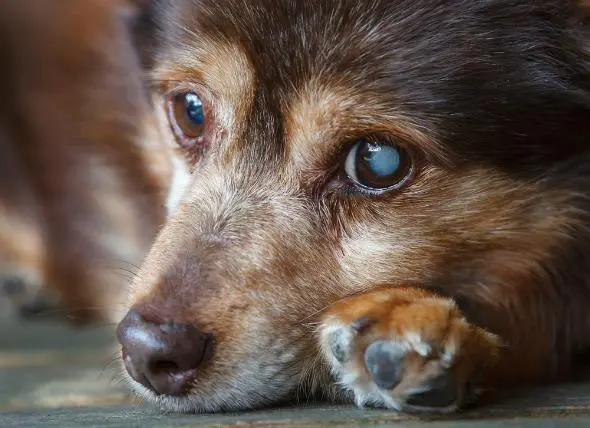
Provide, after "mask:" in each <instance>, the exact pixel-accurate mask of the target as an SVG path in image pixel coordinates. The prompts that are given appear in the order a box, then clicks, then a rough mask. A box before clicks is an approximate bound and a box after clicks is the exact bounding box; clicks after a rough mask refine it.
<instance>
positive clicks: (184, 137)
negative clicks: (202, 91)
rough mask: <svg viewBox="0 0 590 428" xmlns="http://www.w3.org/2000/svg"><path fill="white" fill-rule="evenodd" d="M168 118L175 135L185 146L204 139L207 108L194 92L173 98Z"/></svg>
mask: <svg viewBox="0 0 590 428" xmlns="http://www.w3.org/2000/svg"><path fill="white" fill-rule="evenodd" d="M168 116H169V120H170V124H171V125H172V129H173V131H174V133H175V134H176V136H177V137H178V138H179V140H180V141H181V143H182V144H183V145H189V144H193V143H194V142H196V141H198V140H199V139H200V138H201V137H203V132H204V130H205V122H206V117H205V108H204V106H203V102H202V100H201V98H199V96H198V95H197V94H195V93H194V92H185V93H182V94H178V95H174V96H172V97H171V98H170V100H169V102H168Z"/></svg>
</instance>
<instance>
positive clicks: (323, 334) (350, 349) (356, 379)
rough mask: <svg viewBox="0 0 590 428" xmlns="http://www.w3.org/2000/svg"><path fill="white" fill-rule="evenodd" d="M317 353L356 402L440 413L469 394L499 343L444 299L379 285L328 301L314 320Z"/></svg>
mask: <svg viewBox="0 0 590 428" xmlns="http://www.w3.org/2000/svg"><path fill="white" fill-rule="evenodd" d="M320 342H321V349H322V353H323V354H324V356H325V358H326V359H327V361H328V362H329V364H330V366H331V369H332V372H333V374H334V376H335V377H336V379H337V380H338V382H339V383H340V384H341V385H342V387H344V388H345V389H347V390H350V391H351V392H352V393H353V394H354V398H355V401H356V404H357V405H358V406H365V405H372V406H377V407H387V408H391V409H396V410H399V411H404V412H435V413H447V412H452V411H454V410H457V409H458V408H460V407H461V406H463V405H465V404H467V403H468V402H470V401H472V400H473V398H474V394H475V388H476V387H477V380H478V379H477V377H478V375H480V374H481V371H482V370H484V369H486V368H487V367H488V366H490V365H492V364H493V363H494V362H495V360H496V359H497V356H498V351H499V347H500V343H499V340H498V338H497V337H496V336H494V335H492V334H490V333H488V332H486V331H485V330H483V329H481V328H479V327H477V326H474V325H471V324H469V323H468V322H467V321H466V320H465V319H464V318H463V316H462V314H461V312H460V311H459V309H458V308H457V306H456V305H455V304H454V302H453V301H452V300H450V299H445V298H440V297H437V296H435V295H433V294H431V293H429V292H427V291H424V290H419V289H409V288H387V289H379V290H376V291H373V292H370V293H367V294H363V295H359V296H356V297H352V298H349V299H346V300H343V301H341V302H338V303H337V304H335V305H334V306H333V307H332V308H331V309H330V310H329V311H328V312H327V313H326V314H325V316H324V318H323V320H322V323H321V325H320Z"/></svg>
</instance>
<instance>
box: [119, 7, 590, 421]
mask: <svg viewBox="0 0 590 428" xmlns="http://www.w3.org/2000/svg"><path fill="white" fill-rule="evenodd" d="M152 7H154V8H155V11H156V12H155V13H154V14H153V15H152V19H153V17H157V19H155V22H157V23H158V25H157V27H158V28H157V29H156V30H155V31H154V33H153V37H152V38H151V39H150V38H149V36H148V38H147V39H144V40H150V41H149V42H148V44H149V45H150V48H151V49H152V51H155V53H154V55H153V56H152V57H151V59H150V61H153V67H152V68H151V73H152V76H153V83H154V84H153V86H154V88H155V91H156V92H157V93H158V94H160V95H161V96H162V97H163V98H166V97H167V96H168V94H169V93H171V92H175V91H183V90H184V91H188V90H195V91H198V92H199V93H200V95H201V96H202V97H203V98H204V99H205V102H206V103H207V105H208V111H207V114H208V117H209V120H210V121H211V123H212V125H210V127H209V128H208V129H209V130H208V131H207V134H206V136H205V138H206V143H205V146H204V148H203V147H197V148H193V149H188V153H186V158H185V161H184V162H185V163H186V164H187V169H188V170H190V171H192V175H191V177H190V184H189V186H188V187H187V188H186V189H185V190H184V192H183V197H182V199H181V202H180V204H179V205H178V207H171V212H172V214H171V218H170V219H169V221H168V223H167V225H166V226H165V228H164V230H163V231H162V233H161V234H160V236H159V237H158V239H157V241H156V243H155V245H154V247H153V248H152V251H151V253H150V255H149V257H148V259H147V261H146V263H145V264H144V266H143V268H142V270H141V272H140V274H139V275H138V277H137V278H136V280H135V282H134V286H133V292H132V294H131V297H130V301H129V306H132V305H135V306H134V307H135V308H141V312H142V313H143V314H144V315H145V316H147V317H149V318H150V319H155V320H158V321H159V322H164V321H166V320H168V319H174V320H176V321H180V322H188V323H191V324H193V325H195V326H198V328H199V329H202V330H203V331H206V332H210V333H213V334H215V335H216V338H217V339H216V344H215V351H214V356H213V357H212V359H211V360H210V361H208V362H207V364H206V365H205V366H204V367H202V368H200V371H199V376H198V378H197V379H196V380H195V382H194V384H193V385H192V386H191V389H190V391H188V393H187V395H186V396H184V397H167V396H156V395H155V394H153V393H152V392H150V391H149V390H147V389H146V388H143V387H141V386H139V385H138V384H136V383H134V382H132V384H133V386H134V387H135V388H136V389H137V390H138V391H140V392H141V393H142V394H143V395H145V396H146V397H147V398H149V399H152V400H154V401H156V402H158V403H159V404H160V405H162V406H163V407H165V408H171V409H179V410H191V411H202V410H219V409H235V408H244V407H256V406H261V405H266V404H270V403H273V402H277V401H280V400H282V399H288V398H296V397H302V396H306V395H307V394H310V393H312V392H317V391H321V392H323V393H325V394H326V395H325V396H328V397H331V398H335V397H338V396H340V395H339V393H338V392H337V388H334V384H333V379H332V378H331V375H330V373H329V372H330V370H329V369H330V368H331V369H332V372H333V374H334V375H335V376H336V377H337V378H338V377H339V376H340V377H341V378H340V380H341V381H342V378H343V377H342V376H344V375H345V374H346V373H345V372H346V370H353V369H354V370H357V369H358V370H360V371H361V372H362V373H365V372H363V370H364V369H363V368H362V367H361V366H362V361H361V360H359V361H361V362H359V363H358V364H359V365H358V366H350V367H348V368H344V369H340V368H339V369H337V370H336V369H334V367H330V364H331V363H330V362H329V361H328V360H329V359H328V360H326V359H325V357H326V355H325V352H324V351H325V350H323V349H320V345H319V341H318V335H317V334H316V332H317V327H318V325H319V330H320V331H322V328H324V327H325V326H326V325H329V324H330V322H331V321H330V320H334V319H336V320H338V322H339V323H348V322H352V321H353V320H354V317H353V316H352V315H350V316H349V313H350V314H355V315H354V316H360V315H362V314H364V315H366V316H369V317H372V318H373V321H374V323H376V324H375V325H376V326H377V327H375V328H376V329H374V330H371V331H370V332H369V333H366V336H362V335H361V336H358V337H357V338H356V339H355V340H357V341H360V342H362V343H365V345H364V346H366V345H367V344H368V343H370V342H369V341H368V340H369V339H368V338H369V337H371V338H372V339H371V340H374V339H375V338H379V337H387V338H392V337H398V336H396V334H401V335H402V336H403V335H404V334H406V333H408V334H409V333H411V334H417V335H418V336H420V335H421V334H422V333H423V334H426V333H425V331H427V330H428V328H429V324H428V322H427V323H426V324H420V323H421V322H422V321H420V320H430V321H429V322H431V324H430V327H433V328H434V327H435V326H440V325H445V326H446V325H447V324H446V323H447V322H449V323H450V324H449V329H448V330H445V331H452V332H454V333H452V334H451V336H453V335H455V333H456V335H457V336H456V337H457V339H456V340H457V343H456V344H457V346H458V347H462V349H463V351H462V352H463V354H462V355H470V357H468V358H467V357H466V358H463V359H460V360H459V362H458V363H457V364H456V365H454V366H453V370H455V371H454V372H453V373H454V375H455V381H457V382H458V383H460V386H459V388H462V387H463V386H464V385H465V384H466V383H468V382H469V381H470V380H471V378H472V376H474V373H475V371H477V368H480V369H483V370H484V373H483V374H484V386H502V387H506V386H508V385H525V384H528V383H534V382H548V381H557V380H564V379H567V378H569V377H571V376H572V375H573V373H574V371H573V370H574V366H573V361H574V358H575V357H576V355H577V354H578V353H579V352H580V351H582V350H584V349H585V348H587V347H588V346H589V345H590V312H589V311H588V310H587V309H588V307H589V306H590V269H589V268H588V263H587V258H588V256H587V254H588V252H589V246H590V236H589V225H590V223H589V222H590V203H589V200H588V190H587V189H588V185H589V183H590V167H589V165H590V163H589V161H590V143H589V141H590V127H589V126H588V120H589V119H590V68H589V66H590V64H589V62H588V52H587V42H588V26H587V24H586V22H585V18H584V16H583V13H582V10H581V9H580V8H579V6H578V4H577V2H574V1H567V0H561V1H543V0H535V1H530V0H526V1H525V0H523V1H515V0H510V1H508V0H492V1H488V0H478V1H472V0H469V1H467V0H451V1H449V0H445V1H442V0H419V1H417V0H407V1H405V0H394V1H385V0H383V1H381V0H373V1H367V2H358V1H352V0H350V1H348V0H338V1H336V0H334V1H321V2H318V1H311V0H310V1H306V0H301V1H281V0H273V1H269V0H265V1H260V2H240V1H233V0H222V1H219V0H217V1H207V0H203V1H188V0H176V1H170V2H167V1H160V2H155V4H154V5H152ZM144 37H146V36H145V34H144ZM375 133H378V134H387V135H391V136H393V137H394V138H396V139H399V140H400V141H403V143H404V144H406V145H408V146H409V147H410V148H412V150H415V151H416V152H418V153H419V158H420V159H421V162H420V167H419V171H418V173H417V175H416V176H415V177H414V180H413V182H412V183H411V184H410V185H408V186H407V187H406V188H404V189H403V190H401V191H398V192H390V193H386V194H383V195H379V196H368V195H365V194H362V193H360V192H359V191H357V190H356V189H355V188H354V187H353V186H351V185H350V184H349V183H348V182H347V180H346V178H345V177H343V176H342V174H340V173H338V171H339V168H338V167H339V162H341V155H342V153H345V151H346V149H347V147H350V146H349V145H350V143H351V142H352V141H354V139H355V138H359V137H362V136H364V135H368V134H375ZM191 150H194V151H193V152H191ZM380 286H387V290H389V291H386V292H385V294H386V295H387V294H388V293H389V294H390V298H388V299H386V300H383V302H387V303H381V304H378V303H375V302H381V300H380V299H381V297H379V298H377V297H375V296H382V295H381V294H373V295H372V294H371V293H381V291H380V290H382V289H381V288H380ZM398 286H410V288H409V289H406V288H402V287H400V288H398ZM412 287H413V288H424V289H426V290H427V291H426V292H425V293H426V294H421V293H418V294H416V292H415V290H414V291H412V290H413V288H412ZM372 290H374V291H372ZM359 293H366V295H362V294H361V295H360V297H359ZM352 296H356V297H354V298H352ZM440 296H442V297H440ZM347 298H352V299H351V300H349V301H348V303H346V304H344V306H342V304H341V303H339V305H340V306H338V307H337V308H336V307H334V308H332V309H330V307H331V306H332V305H334V304H335V303H336V302H341V300H342V299H347ZM429 299H430V300H429ZM453 302H456V303H457V304H458V305H459V307H460V308H461V310H462V312H458V311H456V310H455V309H450V310H449V311H450V312H448V313H447V312H445V311H443V310H442V308H446V307H453V308H454V306H453ZM414 303H415V304H416V305H417V306H416V309H415V312H414V315H415V318H413V316H412V311H409V312H407V317H405V318H403V319H398V321H397V322H398V323H397V324H396V323H393V321H392V320H393V319H395V314H396V313H398V311H399V310H401V309H400V308H399V305H402V306H403V305H407V304H414ZM372 305H375V306H372ZM388 305H391V306H388ZM445 305H447V306H445ZM448 305H451V306H448ZM383 308H387V310H384V309H383ZM441 311H442V312H441ZM419 313H420V314H430V315H428V316H426V315H424V316H422V315H420V316H418V314H419ZM326 314H327V315H326ZM445 314H448V317H447V318H445V316H446V315H445ZM326 316H327V317H328V318H326ZM463 316H465V317H466V318H467V321H468V323H467V321H465V320H463V318H462V317H463ZM330 317H332V318H330ZM455 321H456V322H455ZM425 322H426V321H425ZM392 323H393V324H392ZM439 323H441V324H439ZM395 326H398V327H399V326H401V327H399V330H400V331H397V330H396V328H394V327H395ZM330 328H331V327H330ZM455 328H456V330H455ZM482 329H485V330H486V331H488V332H491V333H493V334H494V335H495V336H497V337H498V338H499V340H500V341H501V342H502V343H504V345H505V346H504V347H503V348H502V349H501V350H500V352H499V354H498V355H499V357H498V358H499V359H498V361H497V364H496V361H492V359H493V358H492V357H493V356H495V355H496V353H495V351H496V349H497V342H495V339H493V337H494V336H491V335H490V336H489V337H487V338H485V337H486V336H485V334H484V333H482V331H483V330H482ZM443 330H444V329H443ZM433 331H434V330H433ZM394 332H397V333H395V334H394ZM420 332H422V333H420ZM363 334H365V333H363ZM432 334H433V336H432V337H431V338H430V339H431V340H432V343H439V341H440V343H441V347H444V346H443V345H445V344H448V343H449V340H450V339H449V338H448V337H447V336H444V335H445V334H447V333H445V332H444V331H438V330H437V331H436V332H434V333H432ZM441 335H442V336H441ZM449 337H450V336H449ZM453 340H454V339H453ZM360 342H359V343H360ZM351 346H352V345H351ZM359 346H360V345H359ZM445 346H446V345H445ZM353 348H354V347H353ZM351 349H352V348H351ZM359 349H361V350H362V349H364V348H362V346H361V347H360V348H359ZM359 355H362V353H361V354H359ZM488 360H489V361H488ZM488 363H489V364H488ZM416 364H418V363H416ZM420 364H426V363H424V362H420ZM351 367H352V368H351ZM412 367H414V366H412ZM416 367H418V368H417V369H416V370H417V372H416V373H415V377H416V378H418V377H420V376H419V374H420V373H421V372H420V370H422V369H421V368H420V367H422V366H420V365H419V364H418V366H416ZM424 367H426V366H424ZM489 367H493V368H489ZM338 370H344V372H343V371H338ZM424 370H426V369H424ZM365 374H366V373H365ZM360 376H361V378H362V377H363V376H364V375H360ZM363 379H364V378H363ZM365 380H366V379H365ZM365 380H363V382H364V381H365ZM342 382H344V381H342ZM359 382H360V381H359ZM344 383H346V382H344ZM344 386H346V387H348V388H349V389H350V390H352V392H353V394H355V393H356V392H355V391H356V390H355V388H354V385H352V386H351V385H344ZM402 392H403V391H402ZM402 392H399V391H397V392H395V391H394V392H392V397H393V398H395V399H397V398H399V397H401V398H404V397H406V396H405V395H404V394H402ZM400 394H401V395H400ZM356 398H357V402H358V403H359V404H361V403H363V402H364V401H366V400H364V399H363V398H362V397H361V398H359V397H358V396H357V397H356ZM369 398H371V397H369ZM401 398H400V399H401ZM369 401H370V400H369ZM380 404H383V405H389V406H391V405H390V404H387V402H385V403H380ZM402 407H403V406H402Z"/></svg>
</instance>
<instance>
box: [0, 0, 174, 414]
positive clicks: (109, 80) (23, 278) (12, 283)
mask: <svg viewBox="0 0 590 428" xmlns="http://www.w3.org/2000/svg"><path fill="white" fill-rule="evenodd" d="M138 19H139V11H138V10H137V9H136V8H135V2H132V1H131V0H130V1H124V0H82V1H81V0H24V1H23V0H0V64H1V66H0V410H3V409H17V408H23V407H31V406H50V407H51V406H63V405H74V406H76V405H84V404H89V403H92V404H95V405H96V404H100V403H113V402H122V401H125V400H127V399H128V397H127V395H126V393H125V390H124V389H123V388H122V386H121V385H120V382H119V381H118V379H117V361H116V358H115V355H116V352H115V351H116V346H115V344H114V340H113V338H114V336H113V331H112V328H113V326H114V322H115V321H114V320H116V319H117V316H118V314H119V312H120V308H121V305H122V304H123V303H124V299H125V290H126V287H127V284H128V283H129V281H130V280H131V279H132V277H133V275H134V273H135V271H136V270H137V268H138V266H139V264H140V263H141V260H142V259H143V257H144V255H145V253H146V252H147V250H148V249H149V246H150V244H151V242H152V240H153V238H154V236H155V234H156V232H157V229H158V227H159V226H160V225H161V224H162V222H163V218H164V204H163V202H164V195H165V192H166V187H167V184H168V176H169V165H168V158H167V155H166V151H165V149H164V147H163V146H161V140H160V139H159V138H158V136H159V130H158V129H157V127H156V125H155V121H154V120H153V118H152V117H151V115H150V99H149V95H148V92H147V91H146V89H145V86H144V83H143V78H142V77H143V76H142V72H141V68H140V57H139V55H138V51H137V46H136V45H137V37H136V34H137V31H136V29H137V28H136V26H137V22H138Z"/></svg>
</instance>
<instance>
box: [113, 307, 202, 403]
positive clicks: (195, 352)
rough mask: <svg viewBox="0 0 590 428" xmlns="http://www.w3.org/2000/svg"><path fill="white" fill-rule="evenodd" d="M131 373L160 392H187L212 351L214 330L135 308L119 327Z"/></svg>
mask: <svg viewBox="0 0 590 428" xmlns="http://www.w3.org/2000/svg"><path fill="white" fill-rule="evenodd" d="M117 337H118V339H119V342H120V343H121V346H122V354H123V362H124V365H125V369H126V370H127V372H128V373H129V375H130V376H131V377H132V378H133V379H135V380H136V381H137V382H139V383H141V384H142V385H144V386H145V387H147V388H149V389H151V390H153V391H154V392H155V393H157V394H165V395H183V394H185V393H186V392H187V389H188V388H189V387H190V384H191V383H192V382H193V381H195V379H196V375H197V368H198V367H199V366H200V365H201V364H202V363H203V362H204V361H205V359H206V358H207V356H208V355H209V353H210V351H211V349H210V348H211V345H212V338H213V336H212V335H211V334H205V333H202V332H200V331H199V330H198V329H197V328H195V327H194V326H192V325H190V324H185V323H178V322H175V321H171V320H170V321H166V322H164V323H161V324H158V323H153V322H150V321H148V320H146V319H145V318H144V317H142V315H141V314H140V313H139V312H138V311H136V310H135V309H131V310H130V311H129V312H128V313H127V315H126V316H125V318H124V319H123V321H121V323H120V324H119V326H118V328H117Z"/></svg>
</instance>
